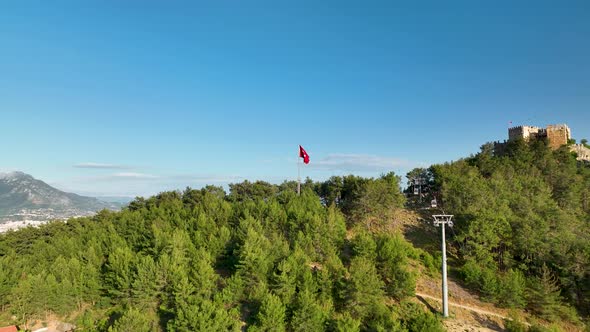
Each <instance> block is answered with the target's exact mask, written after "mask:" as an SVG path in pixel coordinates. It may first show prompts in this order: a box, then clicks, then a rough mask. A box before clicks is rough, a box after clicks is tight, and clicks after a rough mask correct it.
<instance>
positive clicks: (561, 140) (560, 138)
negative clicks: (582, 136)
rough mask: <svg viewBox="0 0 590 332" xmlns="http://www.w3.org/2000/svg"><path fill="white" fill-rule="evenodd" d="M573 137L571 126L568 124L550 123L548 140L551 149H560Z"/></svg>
mask: <svg viewBox="0 0 590 332" xmlns="http://www.w3.org/2000/svg"><path fill="white" fill-rule="evenodd" d="M571 138H572V134H571V131H570V128H569V127H568V126H567V125H566V124H558V125H548V126H547V141H548V142H549V147H551V149H554V150H555V149H559V147H561V146H562V145H566V144H567V142H568V141H569V140H570V139H571Z"/></svg>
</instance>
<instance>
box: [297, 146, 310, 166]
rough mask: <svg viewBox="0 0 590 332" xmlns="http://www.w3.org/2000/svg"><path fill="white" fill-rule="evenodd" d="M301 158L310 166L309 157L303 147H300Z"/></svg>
mask: <svg viewBox="0 0 590 332" xmlns="http://www.w3.org/2000/svg"><path fill="white" fill-rule="evenodd" d="M299 157H301V158H303V163H304V164H309V155H308V154H307V151H305V149H304V148H303V147H302V146H301V145H300V146H299Z"/></svg>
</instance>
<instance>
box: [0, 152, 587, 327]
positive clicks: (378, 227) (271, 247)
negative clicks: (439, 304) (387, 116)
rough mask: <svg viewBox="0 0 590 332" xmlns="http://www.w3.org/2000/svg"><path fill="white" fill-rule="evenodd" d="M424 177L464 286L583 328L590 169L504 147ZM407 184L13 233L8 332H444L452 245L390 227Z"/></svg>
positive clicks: (248, 193)
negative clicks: (420, 288) (66, 330)
mask: <svg viewBox="0 0 590 332" xmlns="http://www.w3.org/2000/svg"><path fill="white" fill-rule="evenodd" d="M416 176H420V177H423V178H425V179H426V180H427V181H426V184H425V186H424V192H426V194H427V196H429V197H427V198H426V200H425V201H429V200H430V198H433V197H436V198H437V200H438V202H439V206H440V207H442V208H443V209H444V211H445V212H447V213H452V214H454V215H455V219H456V223H455V227H454V232H451V233H448V235H449V252H450V259H451V266H452V269H453V270H452V271H451V272H452V273H451V275H452V276H454V275H458V276H460V278H461V279H462V280H463V282H464V284H465V285H467V286H468V287H471V288H472V289H473V290H475V291H477V292H478V294H480V295H481V297H482V299H484V300H487V301H490V302H493V303H496V304H497V305H498V306H502V307H506V308H514V309H515V310H518V309H523V310H526V311H528V312H529V313H530V314H532V315H535V316H537V317H539V318H541V319H543V320H546V321H549V322H559V321H568V322H569V323H570V324H577V325H578V326H580V328H582V325H583V322H582V320H583V319H584V318H585V317H587V316H588V314H589V309H590V304H589V300H588V298H589V296H590V229H589V227H588V226H589V222H590V201H589V200H590V168H589V167H588V165H585V164H580V163H578V162H576V160H575V156H573V155H572V154H571V153H569V152H568V151H567V149H565V148H564V149H560V150H557V151H551V150H550V149H549V148H548V147H547V146H546V144H545V143H544V142H536V143H531V144H528V143H526V142H523V141H516V142H511V143H509V145H508V146H507V148H506V149H505V155H502V156H497V155H494V153H493V150H492V146H491V145H489V144H488V145H484V146H483V147H482V151H481V152H480V153H478V154H477V155H475V156H471V157H469V158H465V159H462V160H459V161H456V162H452V163H447V164H443V165H434V166H432V167H431V168H429V169H415V170H413V171H412V172H410V174H408V177H409V178H412V177H416ZM400 181H401V179H400V177H398V176H396V175H395V174H393V173H389V174H386V175H383V176H381V177H379V178H374V179H367V178H361V177H356V176H352V175H351V176H345V177H332V178H330V179H328V180H327V181H325V182H319V183H314V182H312V181H310V180H308V181H306V182H305V183H304V184H303V185H302V187H303V190H302V194H301V196H297V195H296V193H295V188H296V183H294V182H285V183H283V184H281V185H272V184H269V183H266V182H262V181H258V182H254V183H251V182H248V181H245V182H242V183H237V184H232V185H230V191H229V194H226V192H225V191H224V190H223V189H222V188H220V187H214V186H208V187H205V188H203V189H200V190H194V189H190V188H187V189H186V190H185V191H183V192H164V193H161V194H159V195H157V196H154V197H151V198H148V199H144V198H137V199H136V200H134V201H133V202H131V203H130V204H129V206H128V207H127V208H125V209H124V210H123V211H120V212H110V211H106V210H104V211H102V212H100V213H99V214H97V215H96V216H94V217H91V218H78V219H71V220H69V221H68V222H67V223H62V222H54V223H50V224H47V225H44V226H42V227H39V228H27V229H22V230H19V231H14V232H9V233H6V234H4V235H1V236H0V323H6V324H8V323H18V324H20V325H21V327H25V328H26V327H30V326H33V324H34V323H35V322H40V321H43V320H46V319H48V317H55V316H57V317H60V319H63V320H65V321H70V322H74V323H75V324H76V325H77V326H78V328H79V330H80V331H240V330H242V331H243V330H247V331H324V330H325V331H441V330H443V327H442V324H441V322H440V318H439V317H438V316H436V315H435V314H433V313H431V312H430V311H428V310H426V308H425V307H423V306H422V305H420V304H417V303H416V302H415V301H412V298H413V297H414V292H415V289H416V280H417V278H420V275H419V273H428V274H429V275H431V276H435V275H437V269H438V268H439V266H440V265H439V264H440V262H439V261H438V260H436V259H434V258H433V255H434V256H435V257H439V256H437V255H438V245H436V244H435V246H434V247H435V248H436V249H433V251H432V252H430V253H429V252H426V251H424V250H423V249H418V248H415V247H414V246H413V245H412V244H411V243H409V242H407V241H406V240H405V239H404V238H403V236H402V235H401V233H399V232H397V231H395V230H393V228H392V227H390V225H391V223H392V222H394V221H395V220H396V218H397V217H396V216H397V215H398V214H397V213H398V212H403V211H400V210H402V209H404V206H406V198H405V195H404V194H403V193H402V192H401V189H400ZM410 203H411V204H408V205H407V206H411V207H412V208H415V209H416V210H417V211H420V212H421V213H423V214H424V211H425V210H423V206H422V205H419V204H417V203H416V202H415V201H414V200H412V202H410ZM432 212H436V211H432ZM430 213H431V211H428V212H427V213H425V216H426V215H429V214H430ZM414 235H415V236H416V234H414ZM416 238H417V239H419V238H420V234H418V235H417V236H416ZM421 247H422V246H421ZM423 248H426V247H423ZM435 250H436V252H435ZM12 315H14V317H12V318H11V316H12ZM14 318H15V319H14ZM0 325H1V324H0ZM570 326H571V325H570ZM507 327H508V328H510V329H512V330H515V331H517V330H518V331H525V330H526V329H527V327H526V326H525V325H522V324H520V323H519V322H517V321H515V322H512V323H509V324H507ZM539 329H541V328H540V327H538V326H537V327H535V329H534V330H535V331H536V330H539Z"/></svg>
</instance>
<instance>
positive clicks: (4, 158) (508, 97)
mask: <svg viewBox="0 0 590 332" xmlns="http://www.w3.org/2000/svg"><path fill="white" fill-rule="evenodd" d="M408 3H411V4H408ZM509 121H512V123H513V124H514V125H518V124H531V125H538V126H544V125H546V124H551V123H567V124H568V125H569V126H570V127H571V129H572V132H573V136H574V138H577V139H580V138H584V137H586V138H590V1H588V0H580V1H575V0H574V1H538V0H536V1H473V0H470V1H405V2H401V1H354V2H352V1H351V2H347V1H317V0H313V1H299V0H298V1H276V0H273V1H262V2H261V1H225V0H215V1H208V2H204V1H202V2H201V1H186V2H182V1H148V0H146V1H143V0H142V1H139V0H138V1H103V0H101V1H98V0H97V1H78V0H76V1H67V2H65V1H45V0H43V1H2V2H0V124H1V126H0V141H1V142H2V147H1V149H0V170H2V171H10V170H21V171H24V172H26V173H29V174H31V175H33V176H35V177H37V178H40V179H42V180H45V181H46V182H48V183H50V184H52V185H55V186H57V187H58V188H60V189H64V190H68V191H73V192H77V193H82V194H90V195H97V196H100V195H150V194H154V193H157V192H159V191H162V190H167V189H176V188H181V189H182V188H184V187H186V186H192V187H197V188H198V187H201V186H202V185H203V184H206V183H210V184H227V183H228V182H238V181H242V180H244V179H249V180H255V179H263V180H267V181H271V182H275V183H278V182H282V180H284V179H295V178H296V176H297V164H296V162H297V152H298V150H297V149H298V144H301V145H303V146H304V147H305V148H306V150H307V151H308V152H309V154H310V156H311V163H310V165H308V166H305V167H303V168H302V175H303V176H309V177H311V178H313V179H315V180H321V179H325V178H326V177H329V176H330V175H341V174H348V173H354V174H359V175H365V176H376V175H379V174H380V173H383V172H387V171H390V170H393V171H395V172H396V173H401V174H405V173H406V172H407V171H408V170H409V169H411V168H413V167H416V166H428V165H430V164H431V163H439V162H444V161H451V160H456V159H458V158H461V157H464V156H468V155H469V154H471V153H476V152H477V151H478V150H479V147H480V146H481V145H482V144H483V143H485V142H488V141H493V140H503V139H505V138H506V136H507V127H508V122H509Z"/></svg>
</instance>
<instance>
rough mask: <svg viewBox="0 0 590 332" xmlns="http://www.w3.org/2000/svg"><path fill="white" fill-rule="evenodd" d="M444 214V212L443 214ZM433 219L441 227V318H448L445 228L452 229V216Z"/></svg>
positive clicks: (445, 215) (440, 215) (444, 215)
mask: <svg viewBox="0 0 590 332" xmlns="http://www.w3.org/2000/svg"><path fill="white" fill-rule="evenodd" d="M443 213H444V212H443ZM432 218H433V219H434V221H433V224H434V226H437V227H438V226H442V227H441V230H442V241H441V242H442V243H441V249H442V301H443V317H449V292H448V287H447V245H446V239H445V226H446V225H449V227H453V220H452V219H453V215H452V214H435V215H433V216H432Z"/></svg>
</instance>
